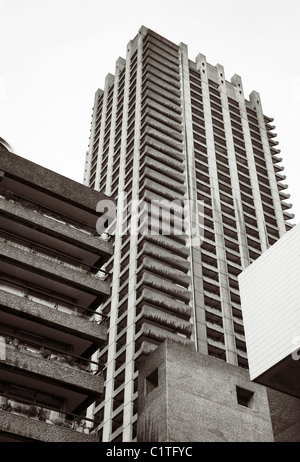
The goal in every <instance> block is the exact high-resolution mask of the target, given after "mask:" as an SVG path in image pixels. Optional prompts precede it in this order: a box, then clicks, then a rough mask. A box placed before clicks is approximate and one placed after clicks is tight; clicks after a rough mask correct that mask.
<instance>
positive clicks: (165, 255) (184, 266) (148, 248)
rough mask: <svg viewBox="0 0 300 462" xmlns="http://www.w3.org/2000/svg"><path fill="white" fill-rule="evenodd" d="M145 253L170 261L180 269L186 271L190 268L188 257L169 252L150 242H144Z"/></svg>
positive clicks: (166, 261)
mask: <svg viewBox="0 0 300 462" xmlns="http://www.w3.org/2000/svg"><path fill="white" fill-rule="evenodd" d="M143 254H145V255H149V256H150V257H153V258H157V259H158V260H160V261H163V262H165V263H168V264H170V265H171V266H172V267H174V268H177V269H180V270H182V271H184V272H186V273H187V272H188V271H189V269H190V262H189V261H188V259H187V257H186V258H184V257H182V256H181V255H178V254H175V253H174V252H168V251H167V250H165V249H163V248H161V247H158V246H156V245H153V244H151V243H150V242H144V244H143Z"/></svg>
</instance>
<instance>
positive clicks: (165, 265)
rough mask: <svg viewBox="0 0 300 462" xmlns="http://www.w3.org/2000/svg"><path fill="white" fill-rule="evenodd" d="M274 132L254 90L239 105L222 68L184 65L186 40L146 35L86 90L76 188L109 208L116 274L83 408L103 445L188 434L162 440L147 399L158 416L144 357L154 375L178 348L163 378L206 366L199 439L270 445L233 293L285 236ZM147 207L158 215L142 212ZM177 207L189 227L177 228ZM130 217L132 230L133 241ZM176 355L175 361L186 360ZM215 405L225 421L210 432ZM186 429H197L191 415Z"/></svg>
mask: <svg viewBox="0 0 300 462" xmlns="http://www.w3.org/2000/svg"><path fill="white" fill-rule="evenodd" d="M272 123H273V119H272V118H271V117H269V115H266V114H264V112H263V109H262V103H261V100H260V96H259V94H258V93H257V92H256V91H253V92H252V93H251V94H250V96H249V98H247V97H246V96H245V95H244V91H243V85H242V80H241V78H240V77H239V76H238V75H234V76H233V77H232V78H231V80H230V81H229V80H227V79H226V77H225V71H224V68H223V67H222V66H221V65H219V64H217V65H211V64H209V63H208V62H207V60H206V57H205V56H204V55H202V54H199V55H198V56H197V57H196V59H195V60H191V59H190V58H189V56H188V49H187V46H186V45H185V44H183V43H181V44H179V45H177V44H174V43H172V42H170V41H169V40H167V39H166V38H164V37H162V36H160V35H158V34H157V33H155V32H153V31H151V30H149V29H147V28H146V27H142V28H141V29H140V30H139V32H138V34H137V35H136V37H135V38H134V39H133V40H131V41H130V42H129V43H128V46H127V51H126V59H123V58H119V59H118V60H117V62H116V67H115V73H114V75H112V74H108V75H107V78H106V81H105V84H104V89H103V90H100V89H99V90H97V92H96V94H95V100H94V108H93V117H92V124H91V136H90V144H89V150H88V153H87V156H86V164H85V173H84V183H85V184H86V185H88V186H90V187H93V188H95V189H96V190H99V191H100V192H102V193H105V194H106V195H109V196H111V197H112V198H114V199H115V200H116V201H117V203H118V206H119V207H118V210H119V211H118V214H117V216H116V217H115V221H114V228H111V229H113V234H114V256H113V258H112V259H111V261H110V262H109V263H108V266H107V269H108V270H110V269H111V268H113V270H114V271H113V276H112V290H111V296H110V298H109V300H108V301H107V302H106V303H104V305H103V311H104V313H105V314H106V315H108V316H109V318H110V324H109V330H108V331H109V340H108V344H107V345H106V346H105V347H103V349H102V350H101V352H100V355H99V361H101V362H103V363H105V364H106V372H105V391H104V394H103V398H102V400H101V402H99V403H98V405H97V406H96V408H95V415H96V416H97V418H98V419H99V420H100V421H101V424H100V426H99V433H100V435H102V440H103V441H115V442H117V441H157V440H158V439H159V438H163V439H164V440H165V441H175V440H177V441H180V440H181V441H182V440H184V439H185V438H186V437H187V435H188V434H190V440H194V441H195V440H196V439H195V438H197V437H198V436H199V435H198V433H197V435H198V436H197V435H196V434H193V433H192V432H191V426H190V427H189V429H187V431H183V433H182V434H180V432H179V429H178V425H177V427H176V431H171V433H170V432H169V433H168V431H162V432H161V429H162V427H160V425H162V426H164V424H166V422H164V423H163V418H164V417H166V415H169V414H168V412H169V411H168V412H167V414H166V413H165V414H164V413H163V410H162V408H160V409H159V407H158V406H157V403H156V404H155V399H154V398H155V396H156V397H157V398H158V399H160V400H161V404H162V406H163V403H164V399H163V398H159V393H158V392H157V387H159V380H160V377H161V378H162V377H163V381H164V383H165V384H167V383H169V382H168V379H167V377H168V376H167V375H164V373H162V372H161V371H158V370H156V369H157V367H155V361H156V360H155V359H151V358H153V357H154V358H157V360H159V361H162V359H161V358H162V357H164V355H165V361H166V363H165V365H164V366H162V368H163V369H164V371H165V373H166V371H167V366H166V364H168V362H167V359H168V357H169V356H168V351H169V350H170V352H171V353H172V357H173V358H174V355H175V353H176V352H177V351H178V355H177V356H176V355H175V356H176V358H177V363H176V367H175V369H176V371H177V372H178V371H180V365H179V363H178V360H179V358H181V360H182V364H183V365H184V366H183V368H182V370H185V373H186V380H187V377H188V374H187V372H186V371H187V365H188V364H190V365H193V367H196V366H195V364H196V363H197V361H198V366H197V367H200V368H206V367H208V368H209V369H210V374H206V373H205V374H204V375H202V377H205V383H206V387H204V388H205V389H206V390H207V389H208V388H209V387H210V382H211V381H212V382H213V381H214V380H215V379H214V377H215V378H216V382H217V385H216V384H215V385H214V387H213V390H214V393H215V399H213V400H212V401H211V402H210V405H209V408H208V407H205V406H204V408H205V410H203V413H202V414H201V412H198V411H197V416H198V417H199V419H200V418H201V415H202V416H203V419H204V422H202V423H201V427H202V428H203V427H204V426H205V419H206V418H207V420H206V421H207V425H210V429H211V430H212V429H214V430H212V431H209V429H208V427H207V431H206V433H204V435H205V437H204V439H207V441H222V440H224V441H225V440H227V441H230V435H231V440H234V441H236V440H241V441H255V440H258V441H269V440H272V438H273V436H272V429H271V425H272V422H271V416H270V412H269V410H268V397H267V393H266V390H265V388H264V387H260V386H259V385H257V384H253V383H251V381H250V378H249V373H248V361H247V347H246V343H245V336H244V328H243V315H242V310H241V304H240V294H239V285H238V275H239V274H240V273H241V271H242V270H243V269H244V268H246V267H247V266H248V265H250V264H251V263H252V262H254V261H255V260H256V259H257V258H258V257H259V256H260V255H261V253H262V252H264V251H265V250H267V249H268V248H269V247H270V246H271V245H272V244H274V243H275V242H276V241H277V240H278V239H279V238H280V237H281V236H283V235H284V234H285V233H286V232H287V231H288V230H290V229H291V228H292V224H291V223H290V220H291V219H292V218H293V215H292V214H291V213H290V211H289V209H290V208H291V205H290V204H289V203H288V202H287V200H288V198H289V194H288V193H287V191H286V189H287V185H286V184H285V182H284V180H285V175H284V174H283V166H282V164H281V161H282V158H281V157H280V155H279V153H280V150H279V149H278V146H277V145H278V141H276V133H275V132H274V128H275V127H274V125H272ZM124 198H125V199H124ZM137 204H138V207H137ZM154 204H155V205H158V209H159V208H160V209H161V210H160V211H159V210H158V209H156V212H153V210H152V208H151V207H152V206H153V205H154ZM195 204H197V210H196V213H195V211H194V210H193V207H195ZM198 205H199V207H198ZM185 206H187V207H188V212H187V214H186V215H185V217H187V218H186V221H187V222H188V224H187V223H186V221H185V225H186V224H187V226H185V227H184V228H183V230H182V232H179V228H180V226H179V227H178V216H180V214H181V212H182V210H183V207H185ZM181 207H182V208H181ZM154 208H155V207H154ZM171 208H172V212H170V209H171ZM136 209H138V212H137V213H136V214H135V213H134V211H135V212H136ZM152 212H153V213H152ZM160 212H162V213H164V212H165V213H166V215H165V216H168V219H169V220H170V221H169V222H168V224H171V225H172V226H171V228H172V229H171V231H170V232H163V226H164V225H165V224H166V223H165V222H166V220H164V219H163V218H162V214H161V213H160ZM169 212H170V213H169ZM177 212H178V215H177ZM155 213H156V214H155ZM134 218H135V219H136V218H137V221H138V223H139V225H140V226H141V227H142V229H143V232H133V231H132V230H133V229H134V230H136V228H134V226H133V221H134ZM153 222H155V226H154V230H153V229H152V228H151V225H153ZM150 228H151V230H150ZM138 229H139V230H140V229H141V228H138ZM164 342H166V343H164ZM174 344H175V346H174ZM163 345H164V346H163ZM177 347H180V348H181V349H182V351H186V352H187V353H186V355H187V356H186V358H187V363H186V364H185V356H184V354H183V355H180V354H179V350H177ZM171 353H170V354H171ZM153 355H154V356H153ZM155 355H156V356H155ZM195 355H196V356H195ZM203 355H204V356H203ZM197 358H198V359H197ZM150 366H151V367H150ZM170 370H171V369H170ZM190 371H193V369H190ZM222 374H223V379H221V377H222ZM175 375H176V374H175ZM171 376H172V377H173V375H171ZM191 376H193V374H192V375H191ZM196 376H197V379H199V380H201V374H200V373H199V374H198V373H196V372H195V377H196ZM229 376H230V377H232V381H231V382H230V383H229V382H228V380H227V378H228V377H229ZM181 379H182V380H183V377H181ZM181 379H180V373H178V375H177V380H181ZM176 383H178V382H176ZM182 383H184V380H183V381H182ZM201 386H202V385H201ZM201 386H200V384H199V387H200V388H201ZM199 387H198V386H197V382H194V383H193V384H189V386H188V387H187V388H186V389H188V388H189V389H190V390H193V391H191V394H193V393H195V394H197V393H200V392H199ZM228 387H229V388H228ZM149 390H150V392H149ZM151 390H152V391H151ZM197 390H198V392H197ZM160 391H162V388H160ZM156 392H157V393H156ZM155 393H156V395H155ZM163 393H164V394H165V396H167V395H168V389H167V388H164V391H163ZM183 393H184V390H183V389H181V393H179V392H178V393H177V395H176V396H177V397H178V398H180V396H183ZM168 396H169V399H170V400H172V397H171V395H168ZM187 396H188V395H187ZM189 396H191V395H189ZM222 397H223V398H224V406H228V407H229V406H230V405H232V406H233V408H234V411H233V412H232V413H229V414H228V416H231V417H230V418H229V417H228V419H227V420H226V419H225V418H224V419H223V420H222V425H221V426H220V425H216V421H217V417H216V416H217V415H218V412H219V406H220V405H221V404H220V399H221V401H222V399H223V398H222ZM203 399H204V396H203ZM151 400H153V406H150V405H149V403H150V401H151ZM196 401H197V400H194V404H195V405H196ZM225 403H226V404H225ZM198 404H199V402H198ZM188 407H189V409H190V410H192V409H194V407H193V406H188ZM224 409H225V408H224ZM157 410H158V411H159V413H161V415H160V417H161V418H162V420H160V417H159V416H158V415H157V414H155V412H156V411H157ZM195 412H196V411H195ZM208 414H214V416H215V417H213V416H211V419H210V418H209V417H208ZM180 415H182V409H181V410H180V412H179V413H178V414H177V417H178V416H180ZM205 416H206V417H205ZM198 417H197V418H198ZM190 419H191V422H193V425H192V426H194V427H195V425H196V426H197V425H198V421H197V419H196V420H195V419H194V420H193V415H192V413H191V415H190ZM179 420H180V419H179ZM247 420H248V421H251V425H250V426H249V429H250V428H251V431H246V428H247ZM175 421H176V418H175V417H174V419H173V422H175ZM169 422H170V421H169ZM240 423H241V426H240ZM215 425H216V426H215ZM221 427H223V429H222V428H221ZM229 428H230V430H229ZM242 428H243V429H244V430H245V431H242V430H241V429H242ZM169 430H170V429H169ZM189 432H190V433H189ZM235 432H237V433H235ZM162 435H163V436H162ZM168 435H169V436H168ZM170 435H171V436H170ZM174 435H175V436H174ZM234 435H236V436H234ZM160 441H161V439H160Z"/></svg>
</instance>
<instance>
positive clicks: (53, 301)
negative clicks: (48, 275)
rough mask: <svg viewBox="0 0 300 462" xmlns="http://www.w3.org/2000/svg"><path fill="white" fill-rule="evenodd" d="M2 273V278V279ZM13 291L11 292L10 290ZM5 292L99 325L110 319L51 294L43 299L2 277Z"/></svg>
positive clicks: (0, 283) (1, 285) (22, 285)
mask: <svg viewBox="0 0 300 462" xmlns="http://www.w3.org/2000/svg"><path fill="white" fill-rule="evenodd" d="M1 276H2V275H1V273H0V277H1ZM9 289H11V290H9ZM1 290H3V291H4V292H7V293H9V294H13V295H16V296H17V297H23V298H26V299H28V300H30V301H32V302H35V303H38V304H40V305H44V306H46V307H47V308H52V309H54V310H57V311H60V312H62V313H64V314H67V315H69V316H77V317H79V318H83V319H85V320H87V321H91V322H95V323H97V324H99V325H100V324H105V323H106V321H107V319H108V317H107V316H105V315H104V314H102V313H98V312H97V311H93V310H90V309H89V308H83V307H82V306H80V305H76V304H75V303H72V302H67V301H66V300H63V299H61V298H59V297H57V296H54V295H52V294H51V297H50V296H45V297H44V298H43V296H42V294H39V293H35V292H34V291H32V290H31V289H30V288H29V287H28V286H26V284H17V283H15V282H14V283H11V282H9V281H5V279H3V278H2V277H1V280H0V291H1Z"/></svg>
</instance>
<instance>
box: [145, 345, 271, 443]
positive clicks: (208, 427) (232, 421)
mask: <svg viewBox="0 0 300 462" xmlns="http://www.w3.org/2000/svg"><path fill="white" fill-rule="evenodd" d="M156 368H158V386H157V387H156V388H155V389H153V390H152V391H151V392H150V393H149V394H146V392H145V380H146V378H147V376H148V375H149V374H150V373H152V372H153V371H154V370H155V369H156ZM236 387H240V388H242V389H244V390H248V391H250V392H253V393H254V398H253V402H254V404H253V408H250V407H245V406H242V405H241V404H239V403H238V400H237V389H236ZM138 413H139V418H138V441H157V442H180V441H191V442H192V441H194V442H271V441H274V438H273V431H272V425H271V417H270V413H269V403H268V396H267V391H266V389H265V387H263V386H261V385H258V384H255V383H252V382H250V379H249V374H248V371H246V370H244V369H241V368H239V367H236V366H233V365H230V364H227V363H225V362H223V361H222V360H219V359H216V358H213V357H211V356H207V355H203V354H201V353H199V352H195V351H192V350H190V349H189V348H186V347H183V346H180V345H175V344H174V343H170V342H165V343H164V344H162V345H161V346H160V347H159V348H157V350H155V351H154V352H153V353H151V354H150V355H149V357H148V359H147V361H146V362H145V364H144V365H143V366H142V367H141V370H140V373H139V401H138Z"/></svg>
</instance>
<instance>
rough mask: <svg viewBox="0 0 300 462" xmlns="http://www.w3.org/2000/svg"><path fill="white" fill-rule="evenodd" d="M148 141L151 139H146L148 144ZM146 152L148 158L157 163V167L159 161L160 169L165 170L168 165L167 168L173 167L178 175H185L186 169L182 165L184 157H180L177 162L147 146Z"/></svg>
mask: <svg viewBox="0 0 300 462" xmlns="http://www.w3.org/2000/svg"><path fill="white" fill-rule="evenodd" d="M147 140H148V141H149V140H150V138H149V137H146V142H147ZM144 152H145V154H146V156H149V158H150V159H153V160H154V162H156V165H157V161H159V166H160V167H162V168H163V166H164V165H166V168H169V167H171V168H172V169H173V170H174V171H176V172H178V173H179V172H180V173H179V174H180V175H182V174H183V172H184V168H185V167H184V165H183V163H182V160H183V158H182V156H180V159H179V160H176V159H175V158H174V159H173V158H172V157H170V155H168V154H164V153H162V152H160V151H159V150H157V149H154V148H152V147H150V146H147V145H146V146H145V149H144Z"/></svg>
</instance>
